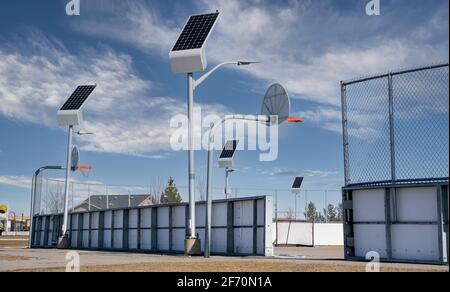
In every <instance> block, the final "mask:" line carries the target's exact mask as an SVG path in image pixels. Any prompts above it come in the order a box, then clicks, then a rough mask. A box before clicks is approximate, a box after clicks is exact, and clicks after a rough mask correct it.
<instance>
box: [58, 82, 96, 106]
mask: <svg viewBox="0 0 450 292" xmlns="http://www.w3.org/2000/svg"><path fill="white" fill-rule="evenodd" d="M95 87H96V86H95V85H84V86H78V88H77V89H76V90H75V91H74V92H73V93H72V95H71V96H70V97H69V99H68V100H67V101H66V103H65V104H64V105H63V107H62V108H61V110H62V111H70V110H79V109H80V108H81V107H82V106H83V104H84V103H85V102H86V100H87V99H88V97H89V96H90V95H91V93H92V92H93V91H94V89H95Z"/></svg>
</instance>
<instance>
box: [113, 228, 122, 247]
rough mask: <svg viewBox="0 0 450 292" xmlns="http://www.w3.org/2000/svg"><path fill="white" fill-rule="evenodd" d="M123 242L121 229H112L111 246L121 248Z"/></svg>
mask: <svg viewBox="0 0 450 292" xmlns="http://www.w3.org/2000/svg"><path fill="white" fill-rule="evenodd" d="M122 244H123V231H122V230H114V246H113V248H122V246H123V245H122Z"/></svg>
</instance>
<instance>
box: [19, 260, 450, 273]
mask: <svg viewBox="0 0 450 292" xmlns="http://www.w3.org/2000/svg"><path fill="white" fill-rule="evenodd" d="M64 271H65V269H64V268H46V269H32V270H30V269H24V270H20V269H19V270H16V271H15V272H64ZM380 271H381V272H447V271H448V270H445V269H442V268H439V267H429V266H426V267H407V266H394V265H392V266H388V265H383V266H382V268H381V270H380ZM81 272H186V273H187V272H223V273H226V272H238V273H241V272H242V273H245V272H262V273H264V272H365V266H364V265H362V264H353V265H346V264H333V263H330V264H327V263H315V262H313V261H311V262H300V261H297V262H293V261H290V262H288V261H283V260H276V261H275V260H266V261H252V260H240V261H231V262H221V261H219V262H216V261H205V262H200V263H199V262H196V263H195V265H192V263H187V262H174V263H166V264H164V265H161V264H160V263H141V264H139V265H136V264H124V265H105V266H88V267H82V268H81Z"/></svg>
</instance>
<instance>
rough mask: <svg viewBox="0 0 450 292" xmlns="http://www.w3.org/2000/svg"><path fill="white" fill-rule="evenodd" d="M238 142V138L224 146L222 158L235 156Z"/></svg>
mask: <svg viewBox="0 0 450 292" xmlns="http://www.w3.org/2000/svg"><path fill="white" fill-rule="evenodd" d="M238 144H239V141H237V140H233V141H228V142H227V143H226V144H225V147H224V148H223V151H222V154H220V158H233V155H234V152H236V148H237V145H238Z"/></svg>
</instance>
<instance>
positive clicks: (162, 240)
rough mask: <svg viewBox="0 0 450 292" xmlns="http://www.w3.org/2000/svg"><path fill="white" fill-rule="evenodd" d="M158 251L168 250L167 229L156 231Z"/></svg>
mask: <svg viewBox="0 0 450 292" xmlns="http://www.w3.org/2000/svg"><path fill="white" fill-rule="evenodd" d="M158 250H162V251H168V250H169V230H168V229H160V230H158Z"/></svg>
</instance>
